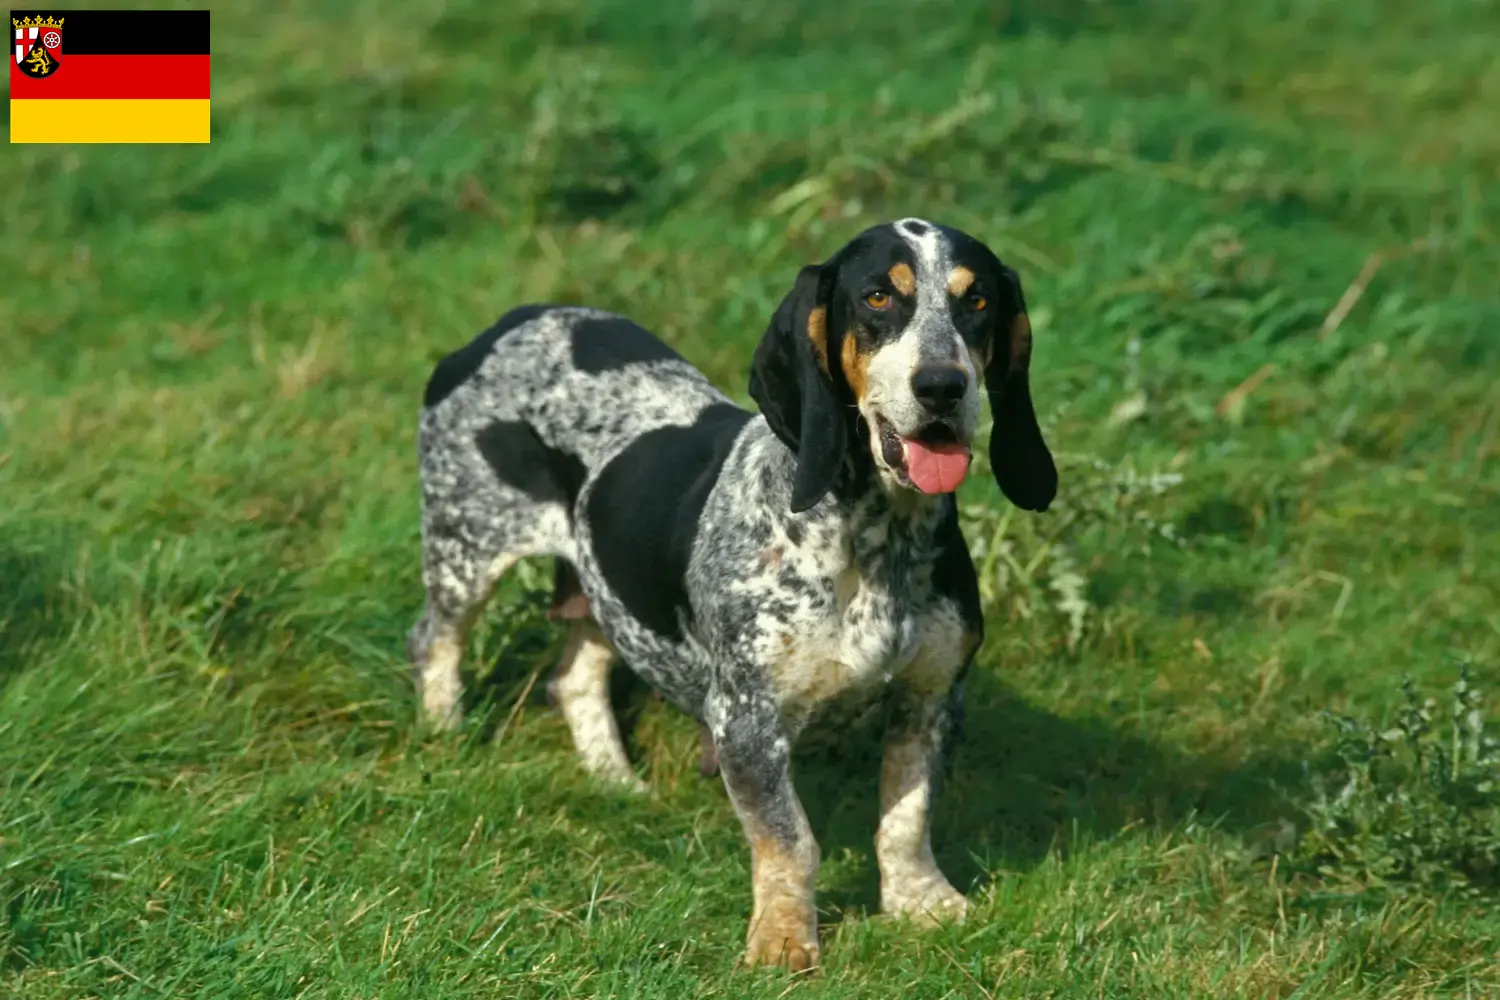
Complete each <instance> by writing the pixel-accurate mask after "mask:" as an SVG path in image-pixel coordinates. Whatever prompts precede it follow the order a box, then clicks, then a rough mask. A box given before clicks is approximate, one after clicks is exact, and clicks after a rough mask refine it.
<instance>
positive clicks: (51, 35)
mask: <svg viewBox="0 0 1500 1000" xmlns="http://www.w3.org/2000/svg"><path fill="white" fill-rule="evenodd" d="M42 44H43V45H45V46H46V47H47V48H49V49H55V48H57V47H58V46H59V45H61V44H62V35H59V34H58V33H57V32H55V31H49V32H47V33H46V34H45V35H43V36H42Z"/></svg>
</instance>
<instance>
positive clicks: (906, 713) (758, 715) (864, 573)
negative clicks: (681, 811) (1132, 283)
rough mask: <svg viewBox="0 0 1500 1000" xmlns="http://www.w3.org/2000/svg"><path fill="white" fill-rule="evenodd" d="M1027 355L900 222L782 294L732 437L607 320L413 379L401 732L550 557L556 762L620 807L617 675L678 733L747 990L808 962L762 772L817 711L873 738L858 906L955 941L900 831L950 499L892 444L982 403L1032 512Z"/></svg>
mask: <svg viewBox="0 0 1500 1000" xmlns="http://www.w3.org/2000/svg"><path fill="white" fill-rule="evenodd" d="M1030 354H1031V329H1030V326H1029V324H1028V322H1027V318H1026V310H1025V304H1024V302H1023V299H1022V293H1021V286H1020V281H1019V279H1018V277H1017V276H1016V274H1015V272H1013V271H1012V270H1010V269H1009V268H1007V267H1005V266H1004V265H1002V264H1001V262H1000V261H999V260H998V259H997V258H996V257H995V255H994V254H993V253H992V252H991V251H990V250H989V249H988V248H987V247H986V246H985V245H984V244H982V243H980V242H979V241H977V240H975V239H972V238H970V237H968V236H965V235H964V234H962V233H959V232H957V231H955V230H953V229H950V228H946V227H943V226H938V225H934V224H932V223H930V222H925V221H922V220H919V219H904V220H901V221H899V222H895V223H890V224H886V225H880V226H876V227H874V228H871V229H869V230H867V231H865V232H863V233H861V234H860V235H859V236H857V237H856V238H855V239H854V240H853V241H851V242H850V243H849V244H848V245H847V246H845V247H844V248H843V249H842V250H840V251H839V252H838V253H837V254H835V255H834V256H833V257H832V258H831V259H829V260H828V261H827V262H826V263H824V264H822V265H818V266H810V267H806V268H804V269H803V270H802V271H801V272H800V273H799V274H798V276H797V279H796V283H795V286H794V287H793V288H792V290H791V291H790V293H789V294H788V295H787V296H786V298H785V300H784V301H783V302H782V303H781V305H780V307H779V308H778V309H777V310H776V313H775V316H774V318H773V319H772V321H771V324H770V327H769V328H768V329H767V331H766V333H765V336H764V339H763V340H762V341H761V343H760V346H759V347H758V349H757V350H756V353H755V358H754V363H753V369H752V373H751V377H750V392H751V395H752V396H753V397H754V399H755V400H756V402H757V403H758V404H759V406H760V414H759V415H755V414H751V413H749V412H746V411H745V410H743V409H741V408H739V407H738V406H736V405H734V404H733V403H732V402H731V401H730V400H729V399H728V398H727V397H726V396H725V395H724V394H722V393H721V392H719V390H717V389H715V388H714V386H713V385H711V384H710V383H709V381H708V380H707V379H706V378H705V377H704V376H703V375H702V374H701V373H700V372H698V371H697V370H696V369H695V368H693V367H692V366H691V365H689V364H688V363H687V362H686V361H685V360H683V359H682V358H681V357H680V356H679V355H677V354H676V353H675V352H673V351H672V350H671V349H670V348H668V347H667V346H666V345H665V344H663V343H662V342H661V341H660V340H658V339H657V338H655V337H654V336H652V335H651V334H650V333H648V332H646V331H645V330H643V329H641V328H640V327H638V326H636V325H634V324H633V323H631V322H630V321H629V320H626V319H624V318H622V317H619V316H615V315H611V314H608V313H604V312H599V311H596V310H592V309H586V308H573V307H560V306H543V305H538V306H525V307H522V308H519V309H516V310H514V311H512V312H510V313H508V314H506V315H505V316H503V317H502V318H501V319H500V320H499V321H498V322H497V323H496V324H495V325H494V326H493V327H491V328H490V329H489V330H487V331H485V332H484V333H483V334H481V335H480V336H479V337H478V338H477V339H476V340H474V341H473V342H472V343H470V344H469V345H468V346H466V347H464V348H462V349H461V350H459V351H457V352H455V353H454V354H452V355H450V356H448V357H447V358H444V359H443V360H442V361H441V362H440V363H439V364H438V365H437V368H436V370H435V371H434V372H433V375H432V378H431V381H430V383H429V384H428V386H427V392H426V397H425V401H424V406H423V409H422V414H421V425H420V435H419V437H420V444H419V451H420V468H421V479H422V500H423V523H422V528H423V533H422V534H423V580H424V583H425V585H426V590H427V602H426V609H425V612H424V614H423V616H422V618H421V619H420V620H419V621H418V622H417V624H416V625H415V626H414V627H413V629H412V630H411V634H410V638H409V641H408V647H409V652H410V655H411V658H412V661H413V666H414V673H415V676H416V679H417V684H418V687H419V689H420V692H421V699H422V705H423V709H424V711H425V714H426V716H427V717H428V718H429V719H430V720H431V721H432V722H433V723H435V724H437V725H440V726H450V727H451V726H453V725H456V724H457V723H458V721H459V714H460V711H461V709H460V695H461V693H462V692H461V683H460V680H459V661H460V658H461V656H462V653H463V650H464V648H465V644H466V640H467V637H468V633H469V630H470V627H471V626H472V625H473V623H474V621H475V619H476V617H477V616H478V614H479V613H480V611H481V609H482V607H483V606H484V603H485V601H486V600H487V599H488V597H489V596H490V594H491V593H492V591H493V590H494V587H495V584H496V583H497V581H498V580H499V579H500V577H501V576H502V575H503V574H504V573H505V571H506V570H507V569H508V568H509V567H511V566H512V565H513V564H514V563H515V562H516V560H518V559H522V558H526V557H530V556H537V555H550V556H555V557H557V566H558V568H557V588H556V593H555V595H554V603H553V612H554V615H555V617H560V618H565V619H569V620H570V622H571V626H570V627H571V629H572V631H571V634H570V636H569V639H568V643H567V645H566V647H565V650H564V653H563V657H562V661H561V663H560V664H559V666H558V668H557V672H556V674H555V675H554V677H553V679H552V681H551V685H550V691H551V693H552V695H553V697H554V700H555V701H556V703H557V704H558V705H559V706H560V708H561V711H562V714H563V716H564V717H565V719H566V721H567V724H568V727H569V729H570V730H571V733H572V736H573V739H574V741H575V743H576V744H577V747H578V751H579V753H580V754H581V756H582V758H583V762H584V764H585V766H586V767H587V768H588V769H589V770H590V771H591V772H593V773H595V774H597V775H600V776H603V777H606V778H608V779H612V780H616V781H619V782H621V783H624V784H626V785H627V786H630V787H637V788H638V787H640V785H639V779H638V778H637V777H636V775H635V773H634V771H633V770H632V768H631V765H630V762H629V759H628V758H627V756H626V753H625V749H624V747H623V746H622V745H621V741H620V735H619V730H618V727H617V725H616V723H615V719H614V715H613V712H612V710H611V707H610V703H609V694H608V691H609V688H608V672H609V669H610V666H611V664H612V661H613V660H614V659H615V657H616V655H617V654H618V655H619V656H621V657H623V659H624V660H625V661H627V662H628V663H629V664H630V666H631V667H632V668H633V669H634V670H635V671H636V672H637V673H638V674H640V675H641V676H642V677H643V678H645V680H646V681H647V682H649V683H650V684H651V685H652V686H653V687H654V688H655V689H656V690H658V691H659V692H660V693H661V694H662V695H663V696H664V697H665V698H667V699H668V700H669V701H670V702H671V703H672V704H674V705H675V706H677V707H678V708H680V709H681V710H682V711H684V712H687V713H688V714H690V715H692V716H693V717H694V718H696V719H697V720H699V721H700V723H702V725H703V727H704V729H705V732H706V733H707V734H708V736H709V737H711V740H712V743H711V748H710V747H706V752H705V756H706V757H707V756H708V750H709V749H711V750H712V751H714V752H716V753H717V761H718V768H719V770H720V773H721V774H722V776H723V780H724V785H725V787H726V788H727V789H728V792H729V796H730V799H731V800H732V802H733V804H734V807H735V809H736V811H737V813H738V814H739V816H740V819H741V821H742V822H743V824H744V828H745V833H746V835H747V837H748V839H749V841H750V845H751V849H752V861H753V873H754V874H753V895H754V902H753V912H752V916H751V923H750V933H749V942H748V952H747V956H746V957H747V959H748V960H749V961H750V962H751V963H758V962H766V963H776V964H784V965H788V966H790V967H792V968H794V969H803V968H807V967H809V966H812V965H815V964H817V962H818V937H817V916H816V909H815V906H814V899H813V884H814V878H815V875H816V872H817V866H818V861H819V850H818V845H817V843H816V841H815V840H814V838H813V834H812V831H811V830H810V829H809V827H808V822H807V818H806V815H805V813H804V811H803V808H802V805H801V803H800V802H799V800H798V797H797V792H796V789H795V787H794V785H793V781H792V773H791V767H790V760H791V751H792V747H793V745H794V743H795V742H796V741H797V739H798V737H799V736H801V735H803V734H804V733H805V732H806V731H807V730H808V729H809V728H810V727H818V726H819V725H822V724H826V722H825V720H829V719H834V718H838V717H840V713H839V712H835V711H832V710H833V709H834V708H847V707H849V706H851V705H854V706H858V705H873V706H875V707H876V708H877V709H883V710H884V712H885V725H886V737H885V740H886V743H885V751H884V759H883V762H882V767H881V774H880V821H879V828H878V831H877V833H876V839H875V845H876V853H877V857H878V862H879V867H880V875H881V904H882V908H883V909H884V910H885V911H887V912H890V913H895V914H905V915H910V916H915V917H927V918H938V919H942V918H957V917H961V916H962V915H963V913H964V910H965V907H966V903H965V899H964V897H963V895H962V894H961V893H959V892H958V891H957V890H955V889H954V888H953V887H952V886H951V885H950V884H949V882H948V880H947V879H946V878H945V877H944V876H943V874H942V872H941V871H939V870H938V867H937V865H936V863H935V862H934V860H933V854H932V848H931V846H930V838H929V824H928V812H929V806H930V803H931V799H932V795H933V788H934V781H935V776H936V773H937V770H938V768H937V765H938V763H939V759H940V756H941V754H942V752H943V749H944V741H945V738H946V736H947V734H949V733H950V732H951V731H952V730H953V729H954V727H955V725H956V723H957V721H958V716H959V713H960V712H961V710H962V680H963V675H964V672H965V670H966V668H967V666H968V663H969V661H970V659H971V657H972V656H973V654H974V652H975V650H976V649H977V648H978V646H979V643H980V640H981V638H982V634H983V627H984V623H983V619H982V617H981V612H980V605H979V592H978V586H977V581H976V578H975V574H974V567H973V564H972V562H971V561H970V558H969V554H968V551H967V549H966V547H965V545H964V540H963V537H962V535H961V534H960V531H959V524H958V516H957V511H956V505H955V501H954V498H953V496H952V494H937V495H930V494H926V493H923V492H921V491H919V490H918V489H916V488H915V487H914V485H913V481H912V479H911V478H910V476H909V475H908V474H907V470H906V468H905V454H906V447H907V446H906V444H905V442H907V441H931V442H943V441H946V442H948V444H949V447H950V448H951V447H952V446H953V445H954V444H955V443H956V444H962V445H966V444H967V443H968V441H969V439H970V437H971V436H972V435H973V433H974V430H975V426H976V424H977V423H978V421H979V416H980V396H981V391H982V390H983V391H985V392H986V393H987V395H988V396H989V400H990V405H991V408H992V412H993V416H994V431H993V434H992V438H991V443H990V460H991V465H992V468H993V470H994V473H995V476H996V478H997V480H998V481H999V484H1000V486H1001V488H1002V490H1003V492H1004V493H1005V495H1006V496H1007V497H1008V498H1009V499H1010V500H1011V502H1013V503H1015V504H1017V505H1018V506H1020V507H1023V508H1026V509H1028V510H1035V511H1041V510H1045V509H1046V508H1047V507H1048V505H1049V504H1050V503H1051V501H1052V499H1053V496H1054V494H1055V493H1056V489H1057V472H1056V469H1055V467H1054V465H1053V462H1052V457H1051V455H1050V453H1049V452H1048V450H1047V446H1046V444H1045V443H1044V442H1043V440H1042V436H1041V432H1040V430H1039V429H1038V426H1037V421H1036V417H1035V415H1034V413H1033V409H1032V404H1031V398H1030V391H1029V388H1028V383H1027V367H1028V364H1029V361H1030ZM707 738H708V737H706V739H707Z"/></svg>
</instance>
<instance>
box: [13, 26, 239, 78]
mask: <svg viewBox="0 0 1500 1000" xmlns="http://www.w3.org/2000/svg"><path fill="white" fill-rule="evenodd" d="M10 16H11V18H12V19H14V20H17V21H19V20H24V19H25V18H27V17H40V18H44V19H45V18H47V17H55V18H57V19H59V20H61V21H62V22H63V26H62V57H61V59H60V60H59V61H60V62H61V63H62V64H63V65H64V66H66V65H67V64H68V59H69V58H70V57H72V56H206V55H208V51H209V50H208V11H206V10H13V11H11V12H10ZM12 61H14V60H12ZM12 79H14V76H12Z"/></svg>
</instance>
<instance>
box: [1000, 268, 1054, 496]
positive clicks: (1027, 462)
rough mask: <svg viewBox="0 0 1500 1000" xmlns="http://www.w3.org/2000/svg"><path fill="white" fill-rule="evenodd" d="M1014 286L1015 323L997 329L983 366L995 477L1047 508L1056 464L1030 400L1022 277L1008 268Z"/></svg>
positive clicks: (1005, 489) (1012, 492) (1007, 489)
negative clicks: (990, 424)
mask: <svg viewBox="0 0 1500 1000" xmlns="http://www.w3.org/2000/svg"><path fill="white" fill-rule="evenodd" d="M1003 270H1004V273H1005V279H1006V280H1007V281H1009V282H1011V284H1012V285H1013V286H1014V288H1015V293H1016V299H1015V304H1016V314H1015V316H1014V317H1012V319H1011V321H1010V325H1009V326H1008V327H1006V328H1002V329H1000V330H997V331H996V339H995V342H994V343H993V344H991V345H990V360H989V364H988V365H986V366H985V370H984V386H985V388H986V389H987V390H988V391H989V397H990V413H991V415H992V416H993V417H994V424H995V426H994V430H992V431H991V432H990V468H991V469H993V470H994V473H995V482H996V483H998V484H999V485H1000V491H1001V492H1002V493H1004V494H1005V496H1006V498H1007V499H1009V500H1010V502H1011V503H1013V504H1015V505H1016V506H1017V507H1020V508H1022V509H1023V510H1034V511H1043V510H1046V509H1047V508H1048V507H1049V506H1051V505H1052V500H1053V498H1054V497H1056V496H1057V466H1056V465H1055V464H1054V463H1053V461H1052V453H1051V452H1050V451H1048V450H1047V442H1046V441H1044V440H1042V429H1041V427H1039V426H1038V425H1037V422H1036V411H1035V409H1033V408H1032V405H1031V382H1030V378H1029V374H1028V372H1029V369H1030V367H1031V321H1030V320H1029V319H1027V317H1026V299H1025V296H1024V295H1023V294H1022V293H1021V278H1020V276H1019V275H1017V274H1016V272H1014V271H1012V270H1011V269H1010V268H1004V269H1003Z"/></svg>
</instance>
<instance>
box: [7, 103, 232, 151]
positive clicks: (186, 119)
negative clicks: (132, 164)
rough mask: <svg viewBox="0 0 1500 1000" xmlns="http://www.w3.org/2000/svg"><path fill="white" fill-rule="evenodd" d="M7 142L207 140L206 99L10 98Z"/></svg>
mask: <svg viewBox="0 0 1500 1000" xmlns="http://www.w3.org/2000/svg"><path fill="white" fill-rule="evenodd" d="M10 141H11V142H207V141H208V101H206V100H203V101H176V100H170V101H162V100H122V101H110V100H100V101H96V100H52V101H15V100H13V101H11V102H10Z"/></svg>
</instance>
